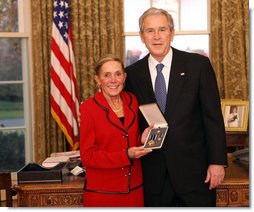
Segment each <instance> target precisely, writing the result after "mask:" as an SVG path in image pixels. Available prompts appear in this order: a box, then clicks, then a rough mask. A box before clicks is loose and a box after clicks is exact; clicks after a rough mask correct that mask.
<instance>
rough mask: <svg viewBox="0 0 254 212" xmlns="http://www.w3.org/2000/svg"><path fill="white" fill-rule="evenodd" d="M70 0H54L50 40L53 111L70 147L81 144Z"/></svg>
mask: <svg viewBox="0 0 254 212" xmlns="http://www.w3.org/2000/svg"><path fill="white" fill-rule="evenodd" d="M69 11H70V10H69V5H68V0H54V10H53V25H52V40H51V67H50V75H51V97H50V99H51V114H52V116H53V117H54V119H55V120H56V122H57V123H58V125H59V127H60V128H61V130H62V131H63V133H64V135H65V136H66V138H67V140H68V143H69V146H70V150H76V149H78V147H79V142H78V131H79V130H78V117H79V102H78V95H77V94H78V93H77V84H76V73H75V62H74V54H73V48H72V38H71V23H70V19H69V18H70V17H69Z"/></svg>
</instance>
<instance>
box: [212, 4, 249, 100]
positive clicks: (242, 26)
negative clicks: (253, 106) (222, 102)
mask: <svg viewBox="0 0 254 212" xmlns="http://www.w3.org/2000/svg"><path fill="white" fill-rule="evenodd" d="M210 7H211V36H210V52H211V56H210V58H211V62H212V64H213V66H214V69H215V72H216V75H217V80H218V85H219V89H220V94H221V98H223V99H243V100H248V99H249V54H250V52H249V1H248V0H247V1H245V0H234V1H232V0H211V1H210Z"/></svg>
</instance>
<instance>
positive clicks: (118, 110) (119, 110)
mask: <svg viewBox="0 0 254 212" xmlns="http://www.w3.org/2000/svg"><path fill="white" fill-rule="evenodd" d="M112 110H113V111H114V112H115V113H119V112H121V111H122V110H123V107H120V108H119V109H117V110H114V109H113V108H112Z"/></svg>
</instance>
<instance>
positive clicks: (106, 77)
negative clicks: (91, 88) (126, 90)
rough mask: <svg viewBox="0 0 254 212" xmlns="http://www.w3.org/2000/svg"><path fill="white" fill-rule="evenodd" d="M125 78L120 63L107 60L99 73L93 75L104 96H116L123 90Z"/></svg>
mask: <svg viewBox="0 0 254 212" xmlns="http://www.w3.org/2000/svg"><path fill="white" fill-rule="evenodd" d="M125 79H126V73H125V72H124V70H123V69H122V65H121V63H119V62H118V61H108V62H106V63H104V64H103V65H102V66H101V68H100V71H99V75H98V76H95V80H96V82H97V84H98V85H101V90H102V92H103V94H104V95H105V97H110V98H111V97H116V96H118V95H119V94H120V93H121V91H122V90H123V85H124V82H125Z"/></svg>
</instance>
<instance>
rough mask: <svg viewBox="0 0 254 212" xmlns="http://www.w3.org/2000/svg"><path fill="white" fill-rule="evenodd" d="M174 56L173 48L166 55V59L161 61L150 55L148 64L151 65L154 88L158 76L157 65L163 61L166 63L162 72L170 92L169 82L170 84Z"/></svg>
mask: <svg viewBox="0 0 254 212" xmlns="http://www.w3.org/2000/svg"><path fill="white" fill-rule="evenodd" d="M172 57H173V51H172V48H170V51H169V52H168V54H167V55H166V56H165V57H164V59H163V60H162V61H161V62H158V61H157V60H156V59H154V58H153V56H152V55H151V54H150V56H149V58H148V66H149V70H150V76H151V80H152V84H153V90H154V87H155V79H156V76H157V70H156V65H157V64H158V63H162V64H163V65H164V67H163V69H162V74H163V76H164V78H165V83H166V89H167V92H168V84H169V76H170V69H171V63H172Z"/></svg>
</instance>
